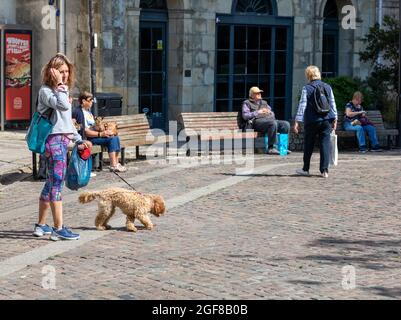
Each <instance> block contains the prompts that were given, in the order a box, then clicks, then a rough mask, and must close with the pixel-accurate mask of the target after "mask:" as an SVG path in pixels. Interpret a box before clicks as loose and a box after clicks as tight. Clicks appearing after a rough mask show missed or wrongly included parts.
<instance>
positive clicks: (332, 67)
mask: <svg viewBox="0 0 401 320" xmlns="http://www.w3.org/2000/svg"><path fill="white" fill-rule="evenodd" d="M338 24H339V21H338V9H337V4H336V1H335V0H328V1H327V3H326V6H325V8H324V22H323V52H322V77H323V78H331V77H336V76H337V75H338V37H339V27H338Z"/></svg>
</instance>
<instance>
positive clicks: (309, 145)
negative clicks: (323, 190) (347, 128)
mask: <svg viewBox="0 0 401 320" xmlns="http://www.w3.org/2000/svg"><path fill="white" fill-rule="evenodd" d="M305 76H306V79H307V80H308V84H307V85H305V86H304V87H303V89H302V95H301V99H300V101H299V105H298V111H297V115H296V117H295V123H294V132H295V133H296V134H298V129H299V124H298V123H299V122H303V123H304V166H303V168H302V169H298V170H297V171H296V173H297V174H299V175H304V176H308V175H309V168H310V160H311V157H312V154H313V148H314V146H315V140H316V136H318V139H319V149H320V166H319V170H320V173H321V175H322V177H323V178H328V176H329V155H330V135H331V131H332V130H336V128H337V107H336V102H335V100H334V94H333V89H332V88H331V87H330V86H329V85H328V84H327V83H325V82H323V81H321V75H320V70H319V68H318V67H316V66H308V67H307V68H306V69H305ZM319 88H320V89H322V90H324V92H325V94H326V95H327V98H326V99H327V100H328V101H327V102H328V104H329V105H330V109H329V111H328V112H327V113H319V111H318V108H317V106H316V104H317V102H316V99H315V90H317V89H319Z"/></svg>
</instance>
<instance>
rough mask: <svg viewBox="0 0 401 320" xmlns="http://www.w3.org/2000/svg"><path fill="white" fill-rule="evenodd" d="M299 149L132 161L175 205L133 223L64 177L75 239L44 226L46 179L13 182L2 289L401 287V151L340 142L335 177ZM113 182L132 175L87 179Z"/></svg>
mask: <svg viewBox="0 0 401 320" xmlns="http://www.w3.org/2000/svg"><path fill="white" fill-rule="evenodd" d="M301 159H302V154H300V153H293V154H291V155H290V156H288V157H285V158H281V157H278V156H267V155H257V156H256V159H255V167H256V170H255V173H253V174H243V175H240V176H237V175H236V170H235V169H236V168H237V167H238V165H237V164H235V163H233V164H227V165H223V164H220V165H217V164H203V165H200V166H195V165H194V166H192V167H180V166H179V165H176V164H158V163H156V162H154V161H153V162H152V161H150V162H146V161H139V162H131V163H130V164H129V167H131V170H129V171H128V173H125V174H122V176H123V177H124V178H125V179H126V180H127V181H129V182H130V183H132V184H133V185H134V186H135V187H136V188H137V189H138V190H139V191H141V192H146V193H147V192H151V193H160V194H161V195H163V196H164V197H165V199H166V201H167V205H168V212H167V213H166V215H165V216H163V217H160V218H155V217H153V218H152V221H153V222H154V223H155V224H156V227H155V229H154V230H152V231H147V230H144V229H143V228H140V225H139V223H137V226H138V229H139V230H138V232H137V233H129V232H126V231H125V228H124V219H123V218H124V216H123V215H122V214H121V213H119V212H117V214H116V218H115V219H114V220H113V229H112V230H111V231H106V232H101V231H96V230H94V227H93V222H94V217H95V213H96V209H97V207H96V204H95V203H93V204H87V205H80V204H79V203H78V202H77V196H78V193H77V192H72V191H69V190H67V189H65V192H64V217H65V223H66V224H67V225H68V226H70V227H72V228H73V230H74V231H78V232H80V233H81V239H80V240H78V241H73V242H61V241H59V242H56V243H55V242H51V241H49V240H48V239H47V238H42V239H36V238H33V237H32V236H31V232H32V226H33V223H34V222H36V218H37V199H38V196H39V193H40V190H41V188H42V186H43V182H36V181H32V180H29V179H28V180H25V181H21V182H17V183H14V184H11V185H9V186H8V187H7V188H6V189H4V190H3V191H2V192H1V193H0V203H1V206H0V299H400V298H401V285H400V281H399V279H400V277H401V249H400V246H401V234H400V230H401V228H400V226H401V220H400V217H401V213H400V208H399V206H400V195H401V185H400V178H401V152H399V151H389V152H383V153H380V154H372V153H368V154H364V155H361V154H356V153H341V154H340V162H339V165H338V167H335V168H334V169H332V170H331V171H330V177H329V178H328V179H323V178H321V177H320V176H318V175H317V173H318V172H317V167H318V165H317V163H316V162H314V163H313V165H312V171H311V172H312V174H314V175H313V176H312V177H298V176H295V175H294V174H293V173H294V170H295V169H296V168H299V166H300V163H301ZM313 160H315V161H316V160H318V155H317V154H315V155H314V158H313ZM132 166H136V167H137V168H138V170H133V169H132ZM239 167H241V166H239ZM112 185H114V186H121V187H124V183H123V182H122V181H121V180H119V179H118V177H116V176H115V175H114V174H112V173H110V172H107V171H104V172H101V173H98V175H97V177H95V178H93V179H92V180H91V184H90V185H89V186H88V188H87V189H90V190H94V189H102V188H105V187H108V186H112ZM48 222H49V223H51V218H50V217H49V221H48ZM53 271H54V272H55V278H54V279H55V283H53V282H51V279H53V278H52V277H51V275H52V272H53ZM353 275H355V277H353ZM49 279H50V280H49ZM49 281H50V282H49ZM49 286H50V288H49Z"/></svg>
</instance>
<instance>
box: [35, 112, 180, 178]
mask: <svg viewBox="0 0 401 320" xmlns="http://www.w3.org/2000/svg"><path fill="white" fill-rule="evenodd" d="M104 120H105V121H114V122H116V123H117V126H118V136H119V137H120V146H121V156H120V162H121V164H124V163H125V148H127V147H135V148H136V150H135V151H136V158H137V159H138V158H139V157H140V154H139V147H140V146H150V145H153V144H163V149H164V151H163V154H164V156H166V155H167V147H168V143H169V142H171V141H172V136H166V135H160V136H154V135H153V133H152V131H151V129H150V127H149V121H148V119H147V117H146V115H145V114H143V113H142V114H133V115H123V116H110V117H105V118H104ZM103 152H107V148H106V147H101V146H93V149H92V154H98V153H99V157H100V159H99V160H100V169H103ZM32 158H33V160H32V164H33V176H34V178H35V179H37V175H38V169H37V154H35V153H33V154H32Z"/></svg>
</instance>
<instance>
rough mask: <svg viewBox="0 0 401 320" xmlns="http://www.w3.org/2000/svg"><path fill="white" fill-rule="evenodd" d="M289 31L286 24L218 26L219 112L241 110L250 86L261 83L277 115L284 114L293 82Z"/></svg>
mask: <svg viewBox="0 0 401 320" xmlns="http://www.w3.org/2000/svg"><path fill="white" fill-rule="evenodd" d="M288 32H289V28H288V27H285V26H272V25H224V24H221V25H219V26H218V28H217V69H216V70H217V71H216V111H217V112H225V111H237V110H239V109H240V108H241V105H242V102H243V101H244V100H246V99H248V92H249V89H250V88H251V87H253V86H258V87H259V88H260V89H262V90H263V91H264V92H263V99H265V100H267V102H268V103H269V104H270V105H271V106H272V107H273V109H274V111H275V113H276V115H277V116H278V118H280V119H284V118H285V116H286V106H287V102H289V99H288V91H287V90H288V89H289V86H290V80H289V74H290V70H289V65H288V63H289V58H290V55H289V46H288V39H289V34H288ZM273 39H274V40H273ZM230 48H231V49H230Z"/></svg>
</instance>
